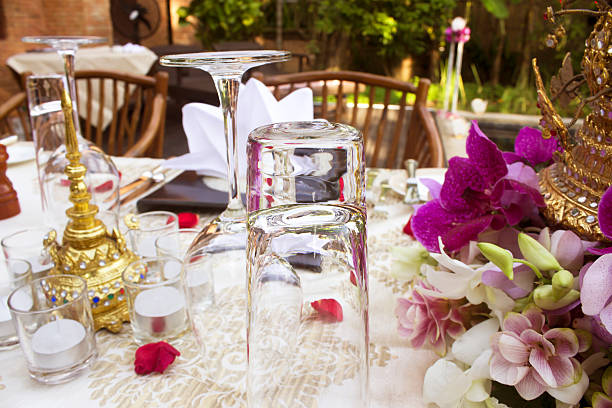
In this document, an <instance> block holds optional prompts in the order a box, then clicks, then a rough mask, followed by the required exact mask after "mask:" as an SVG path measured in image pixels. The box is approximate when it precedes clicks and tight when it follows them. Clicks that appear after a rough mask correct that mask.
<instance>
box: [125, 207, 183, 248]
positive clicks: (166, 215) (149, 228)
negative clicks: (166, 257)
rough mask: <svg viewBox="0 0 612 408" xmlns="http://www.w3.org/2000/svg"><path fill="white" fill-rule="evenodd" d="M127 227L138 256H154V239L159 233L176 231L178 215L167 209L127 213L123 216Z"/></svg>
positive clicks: (131, 243)
mask: <svg viewBox="0 0 612 408" xmlns="http://www.w3.org/2000/svg"><path fill="white" fill-rule="evenodd" d="M124 222H125V225H127V227H128V228H129V230H128V234H127V235H128V238H129V242H130V245H131V246H132V250H133V251H134V252H135V253H136V254H138V255H140V256H149V257H151V256H155V255H156V250H155V240H156V239H157V238H158V237H160V236H161V235H163V234H165V233H168V232H174V231H178V227H179V225H178V217H177V216H176V214H174V213H171V212H169V211H150V212H146V213H142V214H128V215H126V216H125V218H124Z"/></svg>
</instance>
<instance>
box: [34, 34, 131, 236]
mask: <svg viewBox="0 0 612 408" xmlns="http://www.w3.org/2000/svg"><path fill="white" fill-rule="evenodd" d="M22 41H23V42H26V43H34V44H45V45H48V46H50V47H52V48H54V49H55V50H56V51H57V52H58V54H59V55H60V56H61V57H62V59H63V61H64V75H63V76H61V78H63V81H59V80H57V79H55V80H54V81H55V82H54V86H53V87H52V89H53V90H54V92H53V93H52V95H53V97H57V95H55V93H56V91H58V90H59V92H60V93H61V92H63V90H64V89H65V86H66V85H67V86H68V91H69V94H70V98H71V102H72V115H73V118H72V119H73V123H74V127H75V130H76V132H77V138H78V141H79V151H80V152H81V162H82V163H83V164H84V165H85V166H86V167H87V179H86V183H87V186H88V187H89V188H90V191H91V195H92V200H93V202H94V203H95V204H96V205H97V206H98V208H100V209H101V210H108V211H114V212H115V213H116V217H119V205H118V204H119V172H118V170H117V167H116V166H115V164H114V163H113V162H112V160H111V159H110V157H108V155H106V154H105V153H104V152H103V151H102V150H101V149H100V148H99V147H98V146H96V145H95V144H93V143H91V142H90V141H87V140H85V139H83V137H82V133H81V128H80V122H79V114H78V109H77V98H76V85H75V79H74V78H75V77H74V69H75V68H74V67H75V56H76V51H77V49H78V48H79V47H80V46H82V45H89V44H99V43H103V42H106V39H105V38H102V37H87V36H83V37H80V36H79V37H77V36H40V37H23V38H22ZM48 77H49V78H50V79H48V80H47V83H48V82H49V81H51V80H52V79H51V77H52V76H48ZM30 78H31V77H30ZM34 78H36V77H34ZM62 82H63V83H62ZM28 84H30V85H31V87H32V88H34V87H35V86H36V89H38V88H39V87H38V86H37V85H41V86H43V88H42V89H43V90H42V91H41V90H38V91H35V90H34V89H30V85H29V87H28V101H29V105H30V112H31V113H30V117H31V120H32V129H33V130H35V131H36V130H37V128H38V124H39V122H41V121H38V122H35V118H36V116H37V115H34V116H32V109H33V106H36V105H38V104H37V102H36V99H35V97H36V95H37V92H38V93H40V92H46V91H44V86H45V83H42V82H37V81H36V80H35V79H33V80H32V82H30V80H29V79H28ZM60 88H61V89H60ZM50 102H52V103H51V104H48V105H46V107H48V108H49V109H51V108H53V109H54V110H53V113H49V114H50V115H53V119H54V122H53V123H54V125H53V130H54V131H55V133H54V135H55V137H54V138H48V139H47V138H44V139H46V140H45V142H44V144H45V146H46V149H48V151H50V152H51V153H50V154H49V156H48V157H45V159H46V160H44V164H43V161H42V160H39V159H38V156H37V160H38V165H39V182H40V185H41V198H42V208H43V211H44V212H45V220H46V222H47V223H48V225H49V226H50V227H52V228H54V229H56V230H57V231H58V235H59V238H60V239H61V234H62V232H63V230H64V226H65V223H66V221H67V218H66V216H65V211H66V209H67V208H68V207H70V206H71V205H72V204H71V203H70V202H69V200H68V192H69V188H70V183H69V182H68V180H67V177H66V175H65V174H64V169H65V167H66V165H67V164H68V159H66V147H65V145H64V138H65V134H64V132H65V131H64V115H63V112H62V110H61V106H60V101H59V97H57V99H54V100H52V101H50ZM35 113H36V112H35ZM37 139H41V143H42V139H43V138H42V137H39V136H37V135H36V134H35V140H37ZM55 143H57V144H55ZM54 144H55V145H54ZM51 149H53V150H51ZM37 151H38V150H37ZM37 155H38V153H37Z"/></svg>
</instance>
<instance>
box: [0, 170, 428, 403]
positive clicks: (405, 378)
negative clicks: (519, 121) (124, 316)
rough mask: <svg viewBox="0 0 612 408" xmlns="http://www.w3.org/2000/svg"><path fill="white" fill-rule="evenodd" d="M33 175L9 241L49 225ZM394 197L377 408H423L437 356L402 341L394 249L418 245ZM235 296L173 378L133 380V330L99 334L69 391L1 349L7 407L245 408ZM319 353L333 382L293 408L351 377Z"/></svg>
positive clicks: (373, 232)
mask: <svg viewBox="0 0 612 408" xmlns="http://www.w3.org/2000/svg"><path fill="white" fill-rule="evenodd" d="M152 163H154V162H152V161H151V160H150V159H120V160H118V161H117V165H118V167H119V168H120V169H121V170H122V171H123V170H126V169H131V174H132V176H136V175H137V173H136V174H134V173H135V169H137V168H143V169H144V168H149V167H150V166H151V164H152ZM34 167H35V165H34V162H29V163H25V164H21V165H14V166H11V167H9V171H8V176H9V178H11V180H13V183H14V184H15V187H16V188H17V191H18V194H19V198H20V203H21V205H22V214H20V215H19V216H16V217H14V218H12V219H8V220H4V221H0V231H1V233H0V235H6V234H8V233H10V232H11V231H12V230H14V229H15V228H24V227H27V226H30V225H36V224H37V223H41V222H42V220H41V217H40V210H39V208H40V207H39V206H40V204H39V200H38V199H37V197H36V196H35V195H34V193H33V191H35V189H34V187H35V183H34V177H35V171H34ZM400 171H401V170H400ZM123 174H124V175H125V174H126V173H125V172H124V173H123ZM388 197H389V198H387V200H386V202H385V206H384V207H383V206H379V207H378V209H377V210H376V211H373V212H371V214H370V216H369V218H368V274H369V290H370V311H369V313H370V395H371V406H372V407H373V408H383V407H384V408H393V407H397V408H399V407H402V408H405V407H415V408H417V407H418V408H421V407H423V403H422V401H421V387H422V381H423V375H424V372H425V370H426V369H427V367H428V366H429V365H430V364H431V363H432V362H433V361H434V360H435V355H434V354H433V353H431V352H429V351H425V350H414V349H412V348H410V347H409V346H408V344H407V342H406V340H405V339H402V338H401V337H399V335H398V334H397V320H396V318H395V314H394V309H395V306H396V303H397V297H398V296H401V295H402V294H404V293H405V292H406V291H407V289H408V283H406V282H400V281H397V280H396V279H394V278H393V277H392V276H391V275H390V265H391V256H390V247H391V245H406V244H408V243H409V242H410V238H409V237H408V236H406V235H404V234H402V232H401V230H402V227H403V225H404V224H405V222H406V221H407V219H408V215H409V213H410V209H409V208H408V207H407V206H405V205H403V204H401V202H400V201H399V199H398V198H397V197H395V198H394V197H391V196H389V195H388ZM234 290H235V291H236V293H229V292H228V293H227V294H226V295H227V296H225V297H222V298H221V301H223V299H225V301H227V302H230V301H231V305H230V307H228V313H227V314H226V315H224V316H216V317H215V319H214V321H211V326H212V327H211V335H210V336H209V338H210V343H209V344H207V354H206V356H202V355H200V354H199V353H198V351H197V347H196V345H195V341H194V339H193V336H192V335H191V334H187V335H185V336H184V337H183V338H181V339H179V340H178V341H176V342H173V345H174V346H175V347H176V348H177V349H178V350H179V351H180V352H181V356H180V357H178V358H177V360H176V361H175V362H174V363H173V364H172V365H171V366H170V367H169V368H168V369H167V371H166V372H165V373H164V374H151V375H147V376H138V375H136V374H135V373H134V370H133V361H134V360H133V359H134V352H135V350H136V345H135V344H134V343H133V341H132V337H131V333H130V328H129V325H127V324H126V325H124V329H123V331H122V332H121V333H120V334H110V333H108V332H106V331H100V332H98V333H97V335H96V339H97V344H98V351H99V358H98V360H97V361H96V362H95V363H94V364H93V366H92V367H91V368H90V369H89V370H88V371H87V372H86V373H84V374H82V375H81V376H80V377H78V378H76V379H74V380H73V381H71V382H69V383H67V384H62V385H55V386H45V385H42V384H39V383H37V382H35V381H34V380H31V379H30V378H29V376H28V373H27V369H26V366H25V361H24V359H23V356H22V354H21V350H20V349H19V348H16V349H13V350H10V351H0V406H2V407H20V408H27V407H43V406H44V407H45V408H53V407H57V408H69V407H84V406H86V407H146V408H151V407H245V406H246V402H245V399H244V397H245V394H244V389H245V384H244V367H245V360H246V346H245V341H244V337H245V330H246V329H245V322H244V320H245V319H244V307H245V304H244V299H243V297H244V294H243V289H241V288H239V287H237V288H236V289H234ZM237 299H238V300H237ZM240 299H242V300H240ZM316 353H317V356H318V358H320V359H321V360H322V361H327V363H328V364H329V367H327V369H326V371H325V372H324V374H323V375H324V376H327V378H322V379H321V381H319V382H317V383H316V384H315V385H314V386H309V387H306V388H304V393H303V394H300V397H299V398H303V400H300V401H296V402H295V405H294V406H304V407H306V406H308V407H311V406H312V407H314V406H317V403H316V400H317V396H318V395H320V394H321V392H322V388H325V387H328V386H326V385H324V384H331V385H329V387H334V386H335V385H334V379H335V378H336V376H338V375H339V376H340V377H342V375H346V373H335V365H336V362H338V361H340V360H341V359H343V358H345V354H346V353H348V350H344V349H343V348H340V349H339V350H336V351H335V353H334V355H327V354H326V351H324V350H317V351H316ZM322 384H323V385H322ZM328 392H329V390H328ZM313 401H315V402H314V403H313ZM313 404H314V405H313Z"/></svg>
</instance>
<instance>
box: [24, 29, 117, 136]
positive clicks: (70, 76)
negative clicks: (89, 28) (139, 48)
mask: <svg viewBox="0 0 612 408" xmlns="http://www.w3.org/2000/svg"><path fill="white" fill-rule="evenodd" d="M21 41H23V42H25V43H31V44H44V45H48V46H49V47H51V48H53V49H54V50H56V51H57V53H58V54H59V55H60V56H61V57H62V59H63V61H64V75H65V76H66V82H67V83H68V90H69V91H70V99H71V100H72V116H73V120H74V128H75V129H76V132H77V136H81V127H80V125H79V114H78V109H77V97H76V85H75V82H74V66H75V56H76V52H77V50H78V49H79V47H80V46H82V45H91V44H101V43H105V42H107V39H106V38H104V37H96V36H72V35H59V36H55V35H50V36H48V35H43V36H35V37H23V38H22V39H21Z"/></svg>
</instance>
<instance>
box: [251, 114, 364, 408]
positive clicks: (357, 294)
mask: <svg viewBox="0 0 612 408" xmlns="http://www.w3.org/2000/svg"><path fill="white" fill-rule="evenodd" d="M247 149H248V150H247V154H248V161H249V172H248V176H247V193H248V197H247V203H248V204H247V205H248V210H249V215H248V219H247V232H248V235H247V272H248V277H247V284H248V298H247V299H248V330H247V342H248V343H247V353H248V374H247V398H248V405H249V406H251V407H276V406H296V405H298V404H299V403H302V404H304V405H310V404H312V402H306V401H301V398H303V397H304V396H305V395H308V398H313V397H314V398H315V400H316V403H317V404H318V406H350V407H366V406H367V405H368V375H369V374H368V373H369V371H368V370H369V368H368V344H369V331H368V330H369V329H368V324H369V321H368V279H367V269H366V251H367V249H366V230H365V225H366V211H365V166H364V154H363V139H362V136H361V134H360V132H359V131H357V130H356V129H354V128H352V127H350V126H346V125H341V124H334V123H329V122H326V121H312V122H295V123H280V124H274V125H270V126H263V127H261V128H258V129H256V130H254V131H253V132H252V133H251V135H250V136H249V142H248V148H247ZM332 384H333V385H332Z"/></svg>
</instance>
